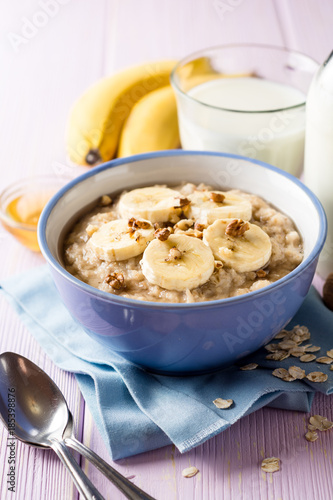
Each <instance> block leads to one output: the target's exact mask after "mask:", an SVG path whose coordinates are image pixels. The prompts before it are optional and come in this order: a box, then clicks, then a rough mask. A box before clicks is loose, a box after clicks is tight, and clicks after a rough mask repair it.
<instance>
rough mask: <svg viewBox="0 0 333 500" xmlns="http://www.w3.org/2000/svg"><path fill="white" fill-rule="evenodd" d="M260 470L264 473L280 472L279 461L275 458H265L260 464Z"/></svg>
mask: <svg viewBox="0 0 333 500" xmlns="http://www.w3.org/2000/svg"><path fill="white" fill-rule="evenodd" d="M261 470H262V471H264V472H277V471H279V470H280V459H279V458H277V457H270V458H265V459H264V460H263V461H262V462H261Z"/></svg>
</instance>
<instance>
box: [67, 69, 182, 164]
mask: <svg viewBox="0 0 333 500" xmlns="http://www.w3.org/2000/svg"><path fill="white" fill-rule="evenodd" d="M175 64H176V61H159V62H153V63H147V64H141V65H139V66H134V67H130V68H127V69H124V70H122V71H119V72H118V73H116V74H114V75H112V76H110V77H107V78H103V79H102V80H100V81H98V82H96V83H95V84H94V85H93V86H92V87H90V88H89V89H88V90H87V91H86V92H85V93H84V94H83V95H82V96H81V97H80V98H79V99H78V100H77V101H76V102H75V103H74V105H73V107H72V109H71V111H70V115H69V119H68V123H67V131H66V145H67V152H68V156H69V159H70V160H71V161H72V162H74V163H76V164H78V165H88V166H93V165H96V164H98V163H101V162H104V161H108V160H110V159H112V158H114V157H115V156H116V153H117V150H118V148H119V154H120V155H121V156H126V155H129V154H135V153H139V152H143V151H153V150H158V149H165V148H175V147H178V146H179V133H178V122H177V110H176V102H175V97H174V95H173V91H172V89H171V86H170V85H169V79H170V73H171V71H172V69H173V67H174V66H175ZM129 118H130V119H129Z"/></svg>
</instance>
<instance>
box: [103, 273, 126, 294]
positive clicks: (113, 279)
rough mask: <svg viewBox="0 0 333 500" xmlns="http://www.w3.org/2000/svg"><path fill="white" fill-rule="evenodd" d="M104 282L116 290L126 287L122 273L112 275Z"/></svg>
mask: <svg viewBox="0 0 333 500" xmlns="http://www.w3.org/2000/svg"><path fill="white" fill-rule="evenodd" d="M104 282H105V283H106V284H107V285H109V286H111V287H112V288H114V289H115V290H120V289H121V288H124V286H125V278H124V276H123V275H122V274H121V273H111V274H108V275H107V276H106V277H105V278H104Z"/></svg>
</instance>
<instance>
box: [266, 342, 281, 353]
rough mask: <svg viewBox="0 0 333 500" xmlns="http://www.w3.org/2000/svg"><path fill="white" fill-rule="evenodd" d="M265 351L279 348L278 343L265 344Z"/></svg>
mask: <svg viewBox="0 0 333 500" xmlns="http://www.w3.org/2000/svg"><path fill="white" fill-rule="evenodd" d="M265 349H266V351H269V352H275V351H278V350H279V349H280V347H279V344H267V345H265Z"/></svg>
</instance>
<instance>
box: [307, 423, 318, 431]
mask: <svg viewBox="0 0 333 500" xmlns="http://www.w3.org/2000/svg"><path fill="white" fill-rule="evenodd" d="M308 429H309V431H315V430H317V427H316V426H315V425H312V424H308Z"/></svg>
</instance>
